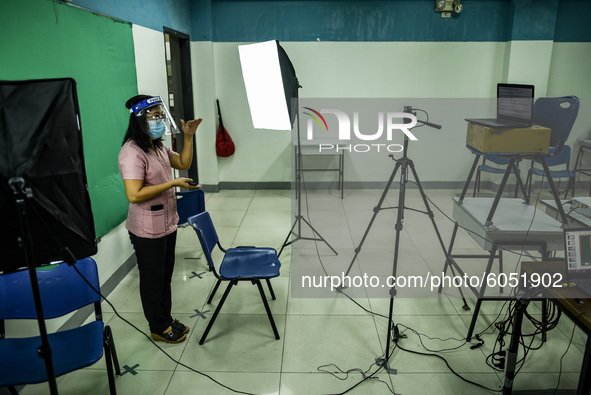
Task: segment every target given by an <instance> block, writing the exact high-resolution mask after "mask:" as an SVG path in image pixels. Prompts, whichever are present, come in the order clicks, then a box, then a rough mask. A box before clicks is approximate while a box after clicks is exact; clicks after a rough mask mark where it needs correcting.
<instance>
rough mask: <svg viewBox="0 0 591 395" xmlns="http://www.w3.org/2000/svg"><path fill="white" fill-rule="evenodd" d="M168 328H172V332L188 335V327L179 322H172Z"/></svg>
mask: <svg viewBox="0 0 591 395" xmlns="http://www.w3.org/2000/svg"><path fill="white" fill-rule="evenodd" d="M170 326H171V327H172V330H173V331H175V332H177V333H179V334H183V335H184V334H186V333H189V327H188V326H187V325H185V324H183V323H181V322H180V321H179V320H174V321H172V323H171V324H170Z"/></svg>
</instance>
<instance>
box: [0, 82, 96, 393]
mask: <svg viewBox="0 0 591 395" xmlns="http://www.w3.org/2000/svg"><path fill="white" fill-rule="evenodd" d="M0 120H1V122H0V213H1V214H2V217H3V220H2V221H1V222H0V240H2V253H3V255H4V256H3V259H2V261H0V273H9V272H12V271H16V270H23V269H25V268H26V269H27V270H28V272H29V278H30V282H31V289H32V294H33V298H34V302H35V310H36V315H37V322H38V326H39V335H40V339H41V345H40V346H39V348H38V354H39V357H40V358H43V359H44V362H45V367H46V372H47V381H48V383H49V388H50V393H51V394H52V395H55V394H57V384H56V379H55V371H54V365H53V360H52V353H51V347H50V344H49V341H48V335H47V328H46V325H45V319H44V315H43V308H42V298H41V294H40V292H39V284H38V279H37V273H36V267H38V266H43V265H49V264H50V263H51V262H55V261H65V262H67V263H68V264H74V263H75V262H76V258H75V257H76V256H80V257H88V256H91V255H94V254H96V252H97V247H96V239H95V233H94V221H93V216H92V210H91V206H90V197H89V195H88V187H87V182H86V173H85V171H86V170H85V166H84V152H83V146H82V133H81V127H80V110H79V107H78V98H77V95H76V83H75V81H74V80H73V79H70V78H64V79H48V80H31V81H0ZM0 275H1V274H0Z"/></svg>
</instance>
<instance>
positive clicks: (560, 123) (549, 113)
mask: <svg viewBox="0 0 591 395" xmlns="http://www.w3.org/2000/svg"><path fill="white" fill-rule="evenodd" d="M578 114H579V99H578V98H577V97H576V96H564V97H540V98H538V99H537V100H536V103H535V105H534V120H533V121H534V124H536V125H541V126H545V127H547V128H550V129H552V134H551V136H550V147H556V146H558V145H559V144H560V143H561V142H562V143H564V142H565V141H566V140H567V139H568V135H569V134H570V131H571V129H572V127H573V125H574V123H575V120H576V119H577V115H578Z"/></svg>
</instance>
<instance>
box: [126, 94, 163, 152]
mask: <svg viewBox="0 0 591 395" xmlns="http://www.w3.org/2000/svg"><path fill="white" fill-rule="evenodd" d="M152 97H153V96H148V95H137V96H134V97H132V98H131V99H129V100H128V101H127V102H125V107H127V108H128V109H130V110H131V107H132V106H135V105H136V104H138V103H140V102H143V101H144V100H147V99H150V98H152ZM150 140H151V139H150V136H149V135H148V133H146V132H144V131H143V130H142V127H141V126H140V123H139V122H138V117H136V116H135V114H134V113H131V114H129V125H128V126H127V132H126V133H125V137H123V144H125V143H126V142H128V141H133V142H134V143H136V144H137V146H138V147H140V148H141V149H142V150H143V151H144V152H148V150H149V149H150V148H152V145H151V144H150ZM153 142H154V147H156V148H160V147H161V146H162V138H159V139H157V140H153Z"/></svg>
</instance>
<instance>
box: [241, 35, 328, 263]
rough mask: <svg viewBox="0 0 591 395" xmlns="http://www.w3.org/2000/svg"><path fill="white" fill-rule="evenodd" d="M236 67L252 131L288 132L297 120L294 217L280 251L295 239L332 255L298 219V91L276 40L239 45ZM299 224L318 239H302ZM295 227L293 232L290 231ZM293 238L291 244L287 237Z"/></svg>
mask: <svg viewBox="0 0 591 395" xmlns="http://www.w3.org/2000/svg"><path fill="white" fill-rule="evenodd" d="M238 51H239V53H240V64H241V66H242V74H243V78H244V86H245V88H246V95H247V98H248V104H249V106H250V114H251V117H252V123H253V126H254V128H255V129H275V130H285V131H292V129H293V124H294V122H295V121H296V119H297V140H298V141H297V146H296V159H295V160H296V199H297V201H298V208H297V210H298V211H297V214H296V216H295V221H294V223H293V226H292V227H291V229H290V231H289V233H288V234H287V237H286V238H285V242H284V243H283V246H282V247H281V249H280V250H279V254H278V256H280V255H281V253H282V252H283V249H284V248H285V247H286V246H288V245H290V244H291V243H293V242H295V241H297V240H315V241H323V242H325V243H326V245H328V247H329V248H330V249H331V250H332V251H333V252H334V253H335V254H336V253H337V252H336V251H335V250H334V248H332V247H331V246H330V245H329V244H328V243H327V242H326V240H324V238H323V237H322V236H321V235H320V234H319V233H318V231H317V230H316V229H314V228H313V227H312V224H310V222H309V221H308V220H306V219H305V218H304V217H303V216H302V196H301V190H302V188H301V187H302V146H301V141H300V116H299V109H298V104H299V103H298V90H299V89H300V88H301V86H300V84H299V81H298V78H297V76H296V73H295V68H294V67H293V64H292V63H291V61H290V60H289V56H287V53H286V52H285V50H284V49H283V48H282V47H281V45H279V41H277V40H271V41H266V42H262V43H255V44H247V45H239V46H238ZM302 221H303V222H305V223H306V225H308V227H310V229H312V232H314V235H316V236H318V237H313V238H310V237H302ZM296 226H297V232H294V230H295V229H296ZM292 234H293V235H295V238H294V239H292V240H291V241H290V240H289V239H290V236H291V235H292Z"/></svg>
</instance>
